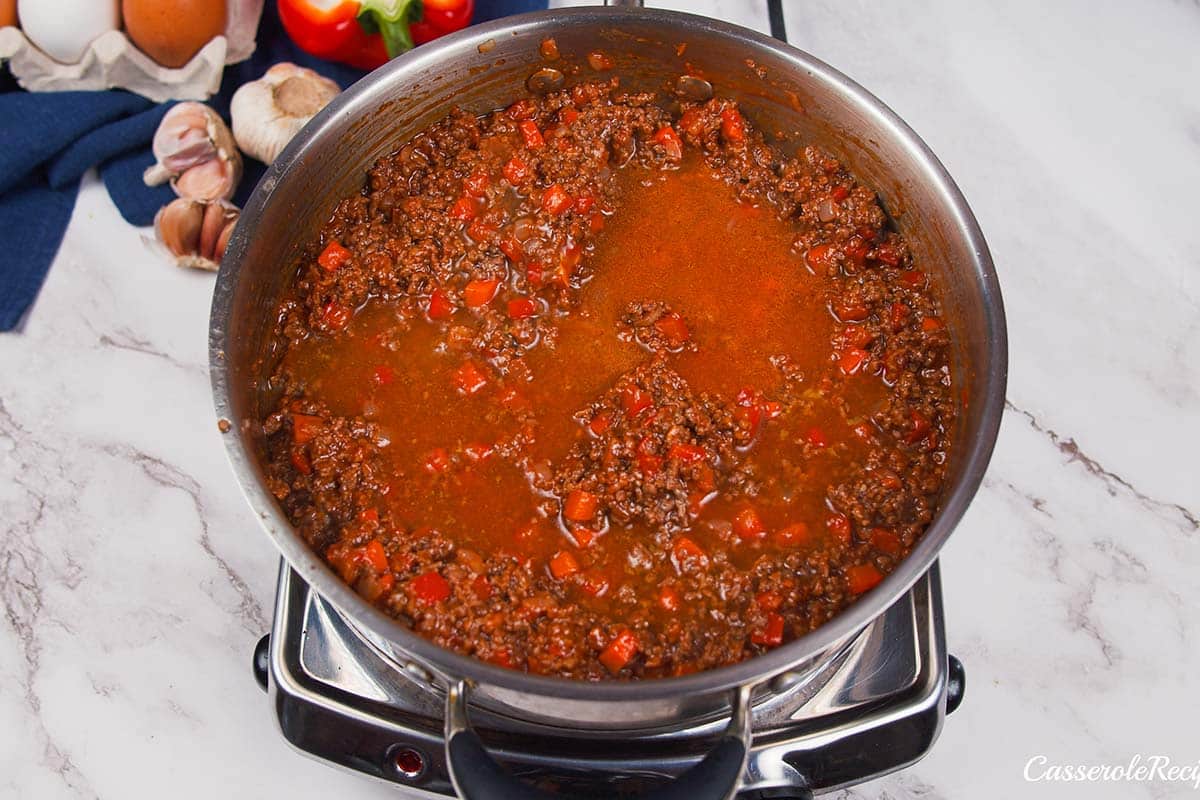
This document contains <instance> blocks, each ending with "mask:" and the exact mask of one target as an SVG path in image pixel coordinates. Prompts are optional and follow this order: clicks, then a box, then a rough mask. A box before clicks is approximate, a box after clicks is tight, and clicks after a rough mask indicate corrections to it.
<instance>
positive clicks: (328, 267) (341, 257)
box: [317, 239, 351, 272]
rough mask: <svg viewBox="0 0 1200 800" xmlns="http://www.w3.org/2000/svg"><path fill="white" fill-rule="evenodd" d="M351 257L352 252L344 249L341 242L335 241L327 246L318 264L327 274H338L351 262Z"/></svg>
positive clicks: (318, 258) (318, 257)
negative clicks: (342, 267)
mask: <svg viewBox="0 0 1200 800" xmlns="http://www.w3.org/2000/svg"><path fill="white" fill-rule="evenodd" d="M350 255H351V253H350V251H349V250H347V249H346V248H344V247H342V243H341V242H339V241H338V240H336V239H334V240H332V241H330V242H329V244H327V245H325V249H324V250H322V251H321V255H319V256H317V263H318V264H320V265H321V268H322V269H323V270H325V271H326V272H337V271H338V269H340V268H341V266H342V265H343V264H345V263H346V262H347V261H349V260H350Z"/></svg>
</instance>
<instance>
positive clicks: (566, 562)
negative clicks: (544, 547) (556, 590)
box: [550, 550, 579, 581]
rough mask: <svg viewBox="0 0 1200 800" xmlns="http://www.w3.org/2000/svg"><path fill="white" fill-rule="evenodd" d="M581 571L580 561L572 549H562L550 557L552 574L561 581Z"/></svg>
mask: <svg viewBox="0 0 1200 800" xmlns="http://www.w3.org/2000/svg"><path fill="white" fill-rule="evenodd" d="M576 572H579V561H577V560H576V558H575V556H574V555H573V554H572V553H571V551H570V550H560V551H558V552H557V553H555V554H554V555H553V556H552V557H551V558H550V574H551V575H553V576H554V580H556V581H561V580H563V579H564V578H569V577H571V576H572V575H574V574H575V573H576Z"/></svg>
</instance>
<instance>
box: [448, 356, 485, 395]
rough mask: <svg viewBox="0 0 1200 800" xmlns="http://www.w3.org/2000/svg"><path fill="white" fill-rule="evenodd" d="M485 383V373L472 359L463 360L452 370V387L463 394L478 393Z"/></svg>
mask: <svg viewBox="0 0 1200 800" xmlns="http://www.w3.org/2000/svg"><path fill="white" fill-rule="evenodd" d="M487 384H488V377H487V374H486V373H485V372H484V371H483V370H482V369H480V368H479V366H478V365H477V364H476V363H475V362H474V361H464V362H463V364H462V366H460V367H459V368H458V369H456V370H454V387H455V388H456V389H458V391H460V392H462V393H463V394H465V395H472V394H478V393H479V392H481V391H483V388H484V387H485V386H487Z"/></svg>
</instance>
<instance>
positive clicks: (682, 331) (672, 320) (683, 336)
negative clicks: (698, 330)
mask: <svg viewBox="0 0 1200 800" xmlns="http://www.w3.org/2000/svg"><path fill="white" fill-rule="evenodd" d="M654 327H655V329H656V330H657V331H658V332H659V333H661V334H662V335H663V336H665V337H666V338H667V341H669V342H670V343H671V344H672V345H673V346H674V347H679V346H681V345H683V344H684V343H686V342H687V340H688V339H690V338H691V336H692V333H691V331H689V330H688V326H687V323H686V322H684V321H683V317H681V316H679V315H678V314H676V313H675V312H674V311H672V312H671V313H670V314H665V315H663V316H661V317H659V318H658V319H657V320H655V322H654Z"/></svg>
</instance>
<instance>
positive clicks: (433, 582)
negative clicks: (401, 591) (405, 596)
mask: <svg viewBox="0 0 1200 800" xmlns="http://www.w3.org/2000/svg"><path fill="white" fill-rule="evenodd" d="M409 588H411V589H412V592H413V594H415V595H416V596H417V600H419V601H420V602H422V603H425V604H426V605H433V604H434V603H440V602H441V601H442V600H445V599H446V598H448V597H449V596H450V584H449V583H447V581H446V579H445V578H443V577H442V576H441V574H439V573H438V572H437V571H436V570H429V571H428V572H423V573H421V574H420V575H418V576H417V577H415V578H413V579H412V582H411V583H409Z"/></svg>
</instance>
